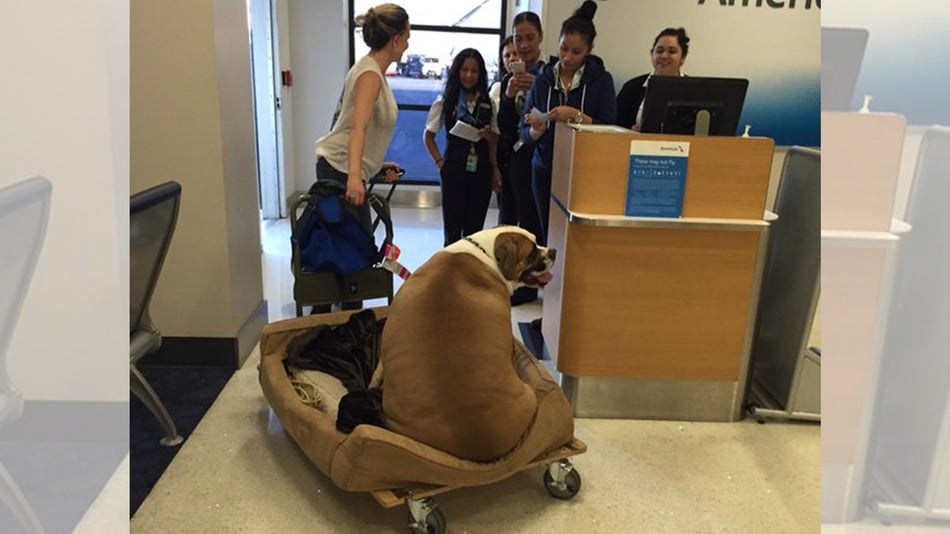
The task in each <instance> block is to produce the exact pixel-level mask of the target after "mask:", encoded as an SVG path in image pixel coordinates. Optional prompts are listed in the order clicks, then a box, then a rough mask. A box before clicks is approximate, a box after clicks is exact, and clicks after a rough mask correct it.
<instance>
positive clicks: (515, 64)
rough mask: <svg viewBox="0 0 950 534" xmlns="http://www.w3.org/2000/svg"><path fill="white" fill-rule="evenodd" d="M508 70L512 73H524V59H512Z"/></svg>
mask: <svg viewBox="0 0 950 534" xmlns="http://www.w3.org/2000/svg"><path fill="white" fill-rule="evenodd" d="M508 70H510V71H511V72H512V74H524V61H512V62H511V63H509V64H508Z"/></svg>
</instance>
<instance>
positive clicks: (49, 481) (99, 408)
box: [0, 401, 129, 533]
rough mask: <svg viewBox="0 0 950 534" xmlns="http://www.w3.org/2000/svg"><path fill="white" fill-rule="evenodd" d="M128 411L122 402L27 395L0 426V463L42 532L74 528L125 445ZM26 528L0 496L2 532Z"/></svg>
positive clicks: (71, 529)
mask: <svg viewBox="0 0 950 534" xmlns="http://www.w3.org/2000/svg"><path fill="white" fill-rule="evenodd" d="M128 413H129V405H128V403H125V402H81V401H73V402H70V401H27V403H26V405H25V408H24V412H23V416H22V417H21V418H20V419H19V420H17V421H16V422H14V423H12V424H10V425H9V426H7V427H5V428H2V429H0V464H2V467H3V468H4V469H6V471H7V472H8V473H9V476H10V479H11V480H12V481H13V484H14V485H15V486H16V487H17V488H19V490H20V491H21V492H22V493H23V496H24V497H25V499H26V501H27V502H28V503H29V506H30V508H32V509H33V511H34V512H35V513H36V516H37V517H38V518H39V521H40V523H41V525H42V527H43V529H44V530H45V531H46V532H50V533H52V532H72V531H73V529H74V528H75V527H76V525H77V524H78V523H79V520H80V519H82V517H83V515H84V514H85V513H86V510H88V509H89V506H90V505H91V504H92V503H93V501H94V500H95V498H96V497H97V496H98V495H99V493H100V492H101V491H102V488H103V487H105V483H106V482H107V481H108V480H109V478H110V477H111V476H112V474H113V473H114V472H115V470H116V469H117V468H118V466H119V463H120V462H121V461H122V459H123V458H124V457H125V454H126V451H127V450H128V425H127V423H128ZM3 485H4V482H3V481H2V480H0V486H3ZM4 489H6V488H4ZM24 531H25V530H24V529H23V527H22V526H21V525H20V522H19V521H18V520H17V518H16V516H15V515H14V514H13V513H12V512H11V510H10V508H9V506H7V505H4V504H3V503H2V501H0V532H4V533H6V532H11V533H12V532H24Z"/></svg>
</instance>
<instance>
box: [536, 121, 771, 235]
mask: <svg viewBox="0 0 950 534" xmlns="http://www.w3.org/2000/svg"><path fill="white" fill-rule="evenodd" d="M557 133H558V135H559V136H560V137H561V139H557V140H556V143H555V156H554V157H555V162H554V163H555V171H554V172H555V173H557V176H555V177H554V180H553V181H554V184H553V185H552V190H553V191H554V192H555V193H554V194H555V196H557V197H558V198H561V199H562V200H567V204H566V205H567V206H568V209H570V210H571V211H573V212H579V213H588V214H601V215H623V214H624V207H625V203H626V193H627V169H628V167H629V158H630V141H631V140H633V139H639V140H664V141H676V140H679V141H688V142H689V143H690V156H689V167H688V169H687V174H686V192H685V194H684V197H683V216H684V217H708V218H727V219H761V218H762V214H763V212H764V210H765V200H766V197H767V193H768V187H769V176H770V170H771V166H772V154H773V152H774V148H775V142H774V141H772V140H771V139H767V138H747V139H742V138H734V137H689V136H672V135H670V136H663V135H646V134H644V135H637V134H619V133H618V134H605V133H592V132H574V131H573V130H571V129H570V128H568V127H565V126H559V127H558V131H557ZM571 137H573V142H571V141H572V140H571ZM558 141H559V142H558ZM571 148H573V158H571V151H570V150H571ZM567 162H570V165H571V166H570V167H569V168H568V169H564V168H560V169H559V168H558V167H561V166H563V165H565V164H567ZM568 170H570V171H572V172H573V175H571V174H570V173H568V172H567V171H568ZM567 181H570V183H569V184H567V183H564V182H567ZM559 182H560V183H559Z"/></svg>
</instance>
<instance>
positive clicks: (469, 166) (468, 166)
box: [465, 154, 478, 172]
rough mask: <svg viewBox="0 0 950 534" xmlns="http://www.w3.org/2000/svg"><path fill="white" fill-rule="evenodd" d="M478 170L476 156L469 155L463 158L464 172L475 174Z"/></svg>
mask: <svg viewBox="0 0 950 534" xmlns="http://www.w3.org/2000/svg"><path fill="white" fill-rule="evenodd" d="M476 169H478V154H469V155H468V157H467V158H465V172H475V170H476Z"/></svg>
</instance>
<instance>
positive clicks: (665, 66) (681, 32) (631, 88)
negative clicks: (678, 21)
mask: <svg viewBox="0 0 950 534" xmlns="http://www.w3.org/2000/svg"><path fill="white" fill-rule="evenodd" d="M687 54H689V37H688V36H687V35H686V30H685V29H683V28H666V29H665V30H663V31H661V32H660V33H659V35H657V36H656V39H654V40H653V47H652V48H650V61H651V62H652V63H653V72H651V73H650V74H642V75H640V76H637V77H636V78H631V79H630V80H628V81H627V83H625V84H623V87H622V88H621V89H620V94H618V95H617V124H618V125H620V126H623V127H624V128H632V129H634V130H637V131H640V119H641V118H642V117H643V97H644V96H645V95H646V92H647V86H648V85H649V84H650V78H652V77H653V76H686V75H685V74H683V70H682V69H683V64H684V63H686V55H687Z"/></svg>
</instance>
